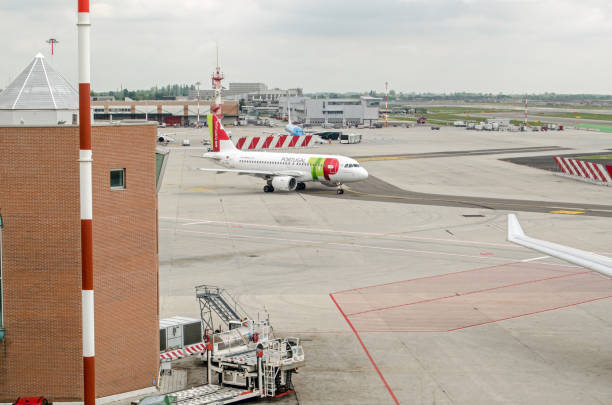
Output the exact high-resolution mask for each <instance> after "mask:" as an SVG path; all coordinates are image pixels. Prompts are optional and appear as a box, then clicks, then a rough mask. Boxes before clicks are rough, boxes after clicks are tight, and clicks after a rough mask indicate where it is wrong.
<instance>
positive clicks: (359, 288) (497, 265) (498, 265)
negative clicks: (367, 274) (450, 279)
mask: <svg viewBox="0 0 612 405" xmlns="http://www.w3.org/2000/svg"><path fill="white" fill-rule="evenodd" d="M518 263H521V262H520V261H516V262H509V263H503V264H495V265H492V266H486V267H478V268H476V269H467V270H461V271H456V272H451V273H443V274H435V275H433V276H424V277H416V278H409V279H408V280H400V281H391V282H390V283H382V284H373V285H368V286H365V287H357V288H351V289H348V290H341V291H336V292H334V294H336V295H338V294H344V293H347V292H353V291H360V290H366V289H368V288H375V287H384V286H388V285H393V284H401V283H409V282H411V281H417V280H426V279H430V278H438V277H445V276H450V275H454V274H461V273H469V272H472V271H479V270H487V269H494V268H496V267H502V266H507V265H510V264H518Z"/></svg>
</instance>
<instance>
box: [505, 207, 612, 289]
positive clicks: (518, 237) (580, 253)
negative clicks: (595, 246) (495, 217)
mask: <svg viewBox="0 0 612 405" xmlns="http://www.w3.org/2000/svg"><path fill="white" fill-rule="evenodd" d="M508 240H509V241H510V242H514V243H516V244H517V245H521V246H525V247H527V248H530V249H534V250H537V251H539V252H542V253H546V254H547V255H550V256H553V257H557V258H559V259H562V260H565V261H567V262H570V263H573V264H577V265H578V266H582V267H586V268H587V269H591V270H595V271H597V272H599V273H601V274H604V275H606V276H608V277H612V258H610V257H607V256H602V255H598V254H595V253H591V252H585V251H584V250H579V249H574V248H571V247H569V246H563V245H559V244H556V243H552V242H547V241H545V240H539V239H534V238H531V237H529V236H527V235H525V232H523V228H521V224H520V223H519V221H518V218H517V217H516V215H514V214H508Z"/></svg>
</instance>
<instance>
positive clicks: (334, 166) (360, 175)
mask: <svg viewBox="0 0 612 405" xmlns="http://www.w3.org/2000/svg"><path fill="white" fill-rule="evenodd" d="M208 128H209V132H210V138H211V144H212V152H208V153H205V154H204V155H203V156H202V157H205V158H209V159H214V160H215V163H218V164H219V165H221V166H223V167H225V168H224V169H208V168H198V169H197V170H202V171H211V172H216V173H237V174H249V175H251V176H257V177H261V178H263V179H265V180H267V183H268V184H266V185H265V186H264V188H263V190H264V192H266V193H270V192H273V191H274V190H284V191H293V190H303V189H305V188H306V184H305V183H306V182H309V181H318V182H319V183H321V184H323V185H326V186H328V187H337V188H338V191H337V193H338V194H343V193H344V190H343V189H342V184H345V183H351V182H356V181H361V180H365V179H367V178H368V172H367V171H366V169H364V168H363V167H361V166H359V163H357V161H355V160H354V159H351V158H348V157H345V156H339V155H309V154H303V153H282V152H249V151H241V150H239V149H236V147H235V146H234V144H233V142H232V141H231V140H230V138H229V136H228V135H227V132H225V129H224V128H223V125H222V124H221V122H220V121H219V119H218V118H217V116H215V115H213V114H208Z"/></svg>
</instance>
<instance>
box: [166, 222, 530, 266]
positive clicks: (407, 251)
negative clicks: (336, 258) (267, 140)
mask: <svg viewBox="0 0 612 405" xmlns="http://www.w3.org/2000/svg"><path fill="white" fill-rule="evenodd" d="M160 231H176V232H181V233H194V234H199V235H208V236H214V237H215V238H218V239H261V240H273V241H279V242H295V243H300V244H316V245H320V246H323V245H334V246H344V247H351V248H360V249H374V250H385V251H394V252H405V253H420V254H429V255H434V256H455V257H467V258H471V259H489V260H501V261H505V262H507V261H511V262H516V261H517V260H520V259H516V258H509V257H501V256H494V255H479V256H475V255H464V254H460V253H448V252H436V251H431V250H417V249H403V248H390V247H382V246H371V245H357V244H352V243H343V242H333V241H330V242H322V241H314V240H306V239H287V238H273V237H269V236H246V235H221V234H219V233H218V232H202V231H188V230H183V229H169V228H160ZM292 247H298V248H299V247H301V246H299V245H297V246H292Z"/></svg>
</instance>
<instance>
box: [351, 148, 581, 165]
mask: <svg viewBox="0 0 612 405" xmlns="http://www.w3.org/2000/svg"><path fill="white" fill-rule="evenodd" d="M553 150H569V148H562V147H560V146H535V147H525V148H503V149H476V150H459V151H444V152H427V153H403V154H397V155H374V156H352V158H353V159H355V160H357V161H359V162H369V161H380V160H402V159H425V158H439V157H457V156H479V155H497V154H505V153H527V152H549V151H553Z"/></svg>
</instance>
